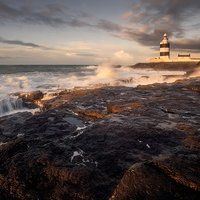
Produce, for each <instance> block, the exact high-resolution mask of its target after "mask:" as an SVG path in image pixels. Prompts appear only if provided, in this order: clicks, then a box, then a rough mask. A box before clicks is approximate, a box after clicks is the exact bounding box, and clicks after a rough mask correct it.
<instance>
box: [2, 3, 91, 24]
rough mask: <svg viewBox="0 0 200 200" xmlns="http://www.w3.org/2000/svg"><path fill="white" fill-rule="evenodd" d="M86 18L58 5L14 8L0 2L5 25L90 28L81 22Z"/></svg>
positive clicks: (82, 13)
mask: <svg viewBox="0 0 200 200" xmlns="http://www.w3.org/2000/svg"><path fill="white" fill-rule="evenodd" d="M77 16H78V17H77ZM86 17H88V15H86V13H84V12H80V14H79V15H76V13H72V12H71V11H70V10H69V9H68V8H66V7H65V6H63V5H62V4H58V3H57V4H56V3H54V4H47V5H43V6H40V7H39V8H38V7H37V8H36V7H34V6H33V5H29V6H19V7H14V6H12V5H9V4H6V3H5V2H4V3H3V2H0V22H1V23H5V22H6V21H7V22H10V21H12V22H17V21H19V22H24V23H31V24H44V25H48V26H62V25H69V26H73V27H82V26H90V24H89V23H87V22H85V21H83V20H82V19H83V18H86Z"/></svg>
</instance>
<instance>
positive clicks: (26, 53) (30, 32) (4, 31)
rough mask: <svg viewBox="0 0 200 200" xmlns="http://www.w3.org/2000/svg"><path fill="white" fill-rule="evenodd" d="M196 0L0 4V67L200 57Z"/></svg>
mask: <svg viewBox="0 0 200 200" xmlns="http://www.w3.org/2000/svg"><path fill="white" fill-rule="evenodd" d="M199 10H200V1H199V0H148V1H147V0H101V1H99V0H98V1H97V0H34V1H33V0H0V64H77V65H79V64H100V63H113V64H122V65H128V64H134V63H137V62H147V61H148V59H149V58H151V57H158V56H159V42H160V40H161V38H162V35H163V34H164V33H167V34H168V36H169V39H170V43H171V51H172V56H177V54H178V53H191V54H192V55H193V56H194V57H197V56H199V57H200V34H199V32H200V12H199Z"/></svg>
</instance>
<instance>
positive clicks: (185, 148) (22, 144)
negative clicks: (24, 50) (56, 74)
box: [0, 78, 200, 200]
mask: <svg viewBox="0 0 200 200" xmlns="http://www.w3.org/2000/svg"><path fill="white" fill-rule="evenodd" d="M199 81H200V79H199V78H197V79H191V80H184V81H183V80H182V81H177V82H176V83H173V84H153V85H148V86H139V87H137V88H128V87H104V88H98V89H93V90H81V89H80V90H75V91H73V90H72V91H63V92H61V93H59V94H58V96H57V97H56V98H54V99H51V100H48V101H46V102H45V104H44V108H45V109H44V110H45V111H44V112H41V113H38V114H37V115H33V116H32V115H31V114H27V113H22V114H20V113H17V114H15V115H11V116H7V117H4V118H1V119H0V199H4V200H10V199H13V200H23V199H31V200H32V199H33V200H37V199H43V200H49V199H50V200H64V199H70V200H108V199H116V200H129V199H136V200H137V199H138V200H139V199H199V191H200V189H199V183H200V179H199V170H200V167H199V155H200V111H199V105H200V99H199V93H198V92H194V91H193V90H191V89H190V86H191V85H197V84H198V82H199Z"/></svg>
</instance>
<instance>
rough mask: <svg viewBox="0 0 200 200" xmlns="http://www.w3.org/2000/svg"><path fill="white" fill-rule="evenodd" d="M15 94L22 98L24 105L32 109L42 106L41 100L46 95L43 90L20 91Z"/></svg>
mask: <svg viewBox="0 0 200 200" xmlns="http://www.w3.org/2000/svg"><path fill="white" fill-rule="evenodd" d="M15 95H16V96H18V97H19V98H21V99H22V101H23V104H24V107H27V108H30V109H34V108H37V107H40V100H41V99H42V98H43V97H44V94H43V93H42V92H41V91H33V92H20V93H16V94H15Z"/></svg>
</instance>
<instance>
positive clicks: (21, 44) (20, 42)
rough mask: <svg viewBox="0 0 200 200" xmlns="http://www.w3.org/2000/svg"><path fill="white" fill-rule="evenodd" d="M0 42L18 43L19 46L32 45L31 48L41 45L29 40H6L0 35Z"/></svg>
mask: <svg viewBox="0 0 200 200" xmlns="http://www.w3.org/2000/svg"><path fill="white" fill-rule="evenodd" d="M0 42H1V43H4V44H13V45H20V46H27V47H33V48H41V47H42V46H40V45H37V44H34V43H30V42H23V41H20V40H6V39H3V38H1V37H0Z"/></svg>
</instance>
